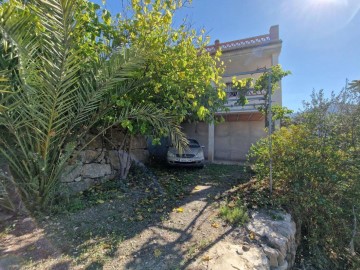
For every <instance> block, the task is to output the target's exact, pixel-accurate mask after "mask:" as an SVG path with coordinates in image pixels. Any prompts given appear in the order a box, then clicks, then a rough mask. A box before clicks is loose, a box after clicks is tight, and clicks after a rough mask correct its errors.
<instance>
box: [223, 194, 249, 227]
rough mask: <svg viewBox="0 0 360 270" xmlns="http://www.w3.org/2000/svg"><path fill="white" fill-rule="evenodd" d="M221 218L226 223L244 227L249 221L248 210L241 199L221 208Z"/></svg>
mask: <svg viewBox="0 0 360 270" xmlns="http://www.w3.org/2000/svg"><path fill="white" fill-rule="evenodd" d="M220 217H221V218H223V219H224V220H225V221H226V222H229V223H231V224H236V225H242V224H244V223H246V222H247V221H248V220H249V216H248V213H247V208H246V207H245V206H244V204H243V203H242V201H241V200H240V199H239V198H237V199H236V200H233V201H231V202H230V203H226V204H225V205H223V206H221V207H220Z"/></svg>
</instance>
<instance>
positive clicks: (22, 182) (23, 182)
mask: <svg viewBox="0 0 360 270" xmlns="http://www.w3.org/2000/svg"><path fill="white" fill-rule="evenodd" d="M84 3H85V2H83V1H73V0H49V1H44V0H30V1H27V2H26V4H22V3H20V2H17V1H15V0H14V1H10V2H6V3H3V4H2V5H1V6H0V17H1V21H0V29H1V38H2V42H3V44H4V43H7V44H10V45H11V47H12V51H11V55H10V56H9V58H8V59H5V60H7V61H11V60H14V59H15V60H16V61H15V65H14V66H13V67H12V66H11V65H9V66H8V69H9V68H10V70H8V69H3V70H2V71H1V75H2V80H1V82H2V85H1V86H2V87H3V88H2V90H5V91H7V89H8V88H4V87H8V86H9V85H10V87H11V92H12V93H8V97H7V98H5V99H3V98H2V99H1V105H2V106H3V107H2V108H3V110H2V111H1V113H0V128H1V129H2V130H5V133H6V136H2V137H1V138H0V151H1V154H2V155H3V156H5V158H6V159H7V161H8V163H9V165H10V168H11V171H12V173H13V174H14V178H15V182H16V184H17V187H18V188H19V189H20V191H21V195H22V196H23V198H24V200H25V201H26V202H27V204H28V206H37V207H40V208H43V207H45V206H46V205H47V204H48V203H50V202H51V200H52V198H53V195H54V194H55V193H56V192H57V191H58V186H59V178H60V175H61V173H62V171H63V169H64V166H66V164H67V162H68V161H69V159H70V157H71V156H72V155H74V154H76V151H78V150H79V149H78V147H77V146H78V145H77V142H78V141H79V140H81V139H83V138H84V136H85V134H86V133H87V132H88V131H89V129H90V128H91V127H93V126H94V125H95V124H96V123H97V122H98V121H99V119H102V118H104V116H105V115H106V113H108V111H109V109H111V106H112V105H113V104H112V103H111V100H110V99H109V93H113V94H114V93H116V94H117V96H119V97H121V96H122V97H124V98H125V97H126V94H127V93H129V91H130V90H132V89H133V88H134V87H133V85H134V84H136V83H137V82H136V80H137V78H138V73H139V72H141V71H142V70H143V68H144V65H145V63H146V56H144V55H143V54H141V52H138V51H137V50H136V49H128V48H126V47H124V46H123V47H122V48H120V49H119V50H117V51H116V52H113V51H112V52H111V53H109V54H106V49H100V51H101V52H102V53H103V55H101V57H99V56H98V55H97V53H96V54H94V53H93V52H92V51H91V49H89V53H90V55H89V57H87V58H86V56H87V55H88V51H87V45H86V44H87V42H88V37H87V36H85V39H81V42H79V38H80V37H81V36H82V35H83V28H82V27H81V25H79V23H82V21H81V20H80V19H78V18H79V14H83V15H86V14H87V13H88V7H89V6H88V5H85V6H84V5H83V4H84ZM90 40H91V42H90V44H89V47H90V48H91V46H96V43H97V42H98V40H97V39H96V37H95V38H93V37H91V38H90ZM105 44H106V42H105ZM5 49H6V48H3V52H4V51H5V52H6V50H5ZM1 55H2V56H3V55H4V54H1ZM84 57H85V58H84ZM2 60H4V58H3V59H2ZM85 68H86V69H85ZM126 119H139V121H145V120H146V121H147V122H148V123H150V124H151V125H152V126H153V127H154V129H161V130H166V131H167V132H168V133H169V134H171V137H172V138H173V140H174V142H175V144H176V145H181V144H183V143H184V138H183V135H182V133H181V132H180V130H179V128H178V126H177V125H176V121H174V119H173V118H172V117H171V116H169V115H167V114H166V113H164V112H163V111H162V110H160V109H158V108H156V107H155V106H153V105H152V104H137V105H136V106H133V107H126V106H125V107H123V108H122V109H121V110H118V111H117V114H116V115H115V116H114V119H113V120H112V121H111V122H109V121H108V122H103V123H102V126H101V127H100V130H99V134H100V133H102V132H104V130H106V129H108V128H110V127H111V126H113V125H118V124H119V123H121V122H123V121H125V120H126Z"/></svg>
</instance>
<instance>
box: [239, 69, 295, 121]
mask: <svg viewBox="0 0 360 270" xmlns="http://www.w3.org/2000/svg"><path fill="white" fill-rule="evenodd" d="M290 74H291V72H290V71H288V70H287V71H285V70H283V69H282V67H281V66H280V65H276V66H272V67H271V70H270V71H266V72H264V73H263V74H262V75H261V76H260V77H259V78H258V79H252V78H246V79H241V80H238V79H236V77H234V78H233V79H232V86H233V89H236V90H237V91H238V93H239V95H238V96H239V99H238V101H237V102H236V103H237V104H238V105H245V104H247V103H248V101H247V99H246V95H247V93H248V91H249V90H250V89H252V90H253V92H254V93H258V94H263V95H264V98H265V104H264V105H263V106H261V107H259V111H260V112H262V113H263V114H264V115H265V119H266V126H268V123H267V121H268V117H267V114H268V110H269V104H268V96H269V91H268V89H269V77H270V83H271V93H272V94H273V93H274V91H275V90H277V89H279V84H280V82H281V80H282V79H283V78H284V77H286V76H288V75H290ZM271 110H272V119H273V120H282V121H287V120H288V119H289V117H288V115H289V114H291V113H292V112H293V111H292V110H290V109H288V108H286V107H282V106H280V105H273V106H272V108H271Z"/></svg>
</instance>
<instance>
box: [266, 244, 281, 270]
mask: <svg viewBox="0 0 360 270" xmlns="http://www.w3.org/2000/svg"><path fill="white" fill-rule="evenodd" d="M263 250H264V252H265V255H266V257H267V258H268V259H269V262H270V267H278V266H279V263H278V257H279V252H278V251H277V250H276V249H273V248H271V247H268V246H264V247H263Z"/></svg>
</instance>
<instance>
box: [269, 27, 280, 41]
mask: <svg viewBox="0 0 360 270" xmlns="http://www.w3.org/2000/svg"><path fill="white" fill-rule="evenodd" d="M270 40H279V26H278V25H273V26H271V27H270Z"/></svg>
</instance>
